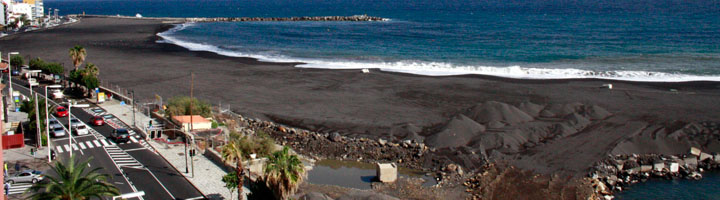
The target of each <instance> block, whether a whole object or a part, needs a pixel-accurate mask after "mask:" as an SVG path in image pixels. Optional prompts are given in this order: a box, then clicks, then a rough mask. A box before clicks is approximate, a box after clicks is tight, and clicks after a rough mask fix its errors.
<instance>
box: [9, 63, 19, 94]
mask: <svg viewBox="0 0 720 200" xmlns="http://www.w3.org/2000/svg"><path fill="white" fill-rule="evenodd" d="M18 54H20V52H10V53H8V60H7V61H8V67H9V68H8V81H9V83H10V96H12V93H13V89H12V63H11V62H10V55H18Z"/></svg>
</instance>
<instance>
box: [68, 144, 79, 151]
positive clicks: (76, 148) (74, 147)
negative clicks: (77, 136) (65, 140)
mask: <svg viewBox="0 0 720 200" xmlns="http://www.w3.org/2000/svg"><path fill="white" fill-rule="evenodd" d="M70 145H71V146H72V148H73V150H75V151H77V150H78V147H77V145H75V143H73V144H70Z"/></svg>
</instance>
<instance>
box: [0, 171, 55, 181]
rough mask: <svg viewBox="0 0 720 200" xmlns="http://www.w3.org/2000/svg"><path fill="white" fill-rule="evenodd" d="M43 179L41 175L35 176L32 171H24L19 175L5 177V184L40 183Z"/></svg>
mask: <svg viewBox="0 0 720 200" xmlns="http://www.w3.org/2000/svg"><path fill="white" fill-rule="evenodd" d="M44 178H45V177H44V176H43V175H42V174H35V173H33V170H25V171H22V172H20V173H16V174H14V175H11V176H8V177H5V182H7V183H10V184H14V183H33V184H35V183H38V182H40V181H42V180H43V179H44Z"/></svg>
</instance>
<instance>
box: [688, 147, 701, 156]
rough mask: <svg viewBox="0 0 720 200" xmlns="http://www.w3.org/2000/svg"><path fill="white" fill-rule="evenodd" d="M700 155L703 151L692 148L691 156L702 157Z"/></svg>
mask: <svg viewBox="0 0 720 200" xmlns="http://www.w3.org/2000/svg"><path fill="white" fill-rule="evenodd" d="M700 153H702V151H701V150H700V148H697V147H690V155H694V156H700Z"/></svg>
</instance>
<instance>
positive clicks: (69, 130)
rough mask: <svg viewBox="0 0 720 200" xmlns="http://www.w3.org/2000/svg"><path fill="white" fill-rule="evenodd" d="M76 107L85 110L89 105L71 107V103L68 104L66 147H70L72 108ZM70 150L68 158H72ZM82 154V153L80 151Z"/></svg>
mask: <svg viewBox="0 0 720 200" xmlns="http://www.w3.org/2000/svg"><path fill="white" fill-rule="evenodd" d="M73 106H75V107H78V108H87V107H90V105H87V104H75V105H73V104H72V102H68V145H70V146H71V147H72V107H73ZM72 152H73V151H72V149H71V150H70V157H72ZM80 153H82V151H80Z"/></svg>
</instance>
